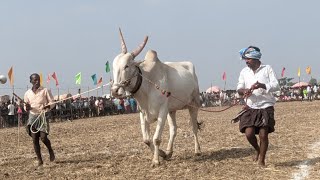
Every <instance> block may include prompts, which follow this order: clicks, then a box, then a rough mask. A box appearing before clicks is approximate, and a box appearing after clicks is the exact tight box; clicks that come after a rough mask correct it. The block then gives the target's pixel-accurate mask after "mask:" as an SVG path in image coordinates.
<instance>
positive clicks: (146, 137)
mask: <svg viewBox="0 0 320 180" xmlns="http://www.w3.org/2000/svg"><path fill="white" fill-rule="evenodd" d="M140 122H141V131H142V137H143V142H144V143H145V144H146V145H147V146H148V147H149V148H150V150H151V151H152V152H153V153H154V144H153V142H152V141H151V138H150V137H151V133H150V124H151V123H153V122H155V120H151V119H150V118H149V116H148V115H147V114H146V113H143V112H140ZM159 155H160V156H161V157H163V158H165V157H166V153H165V152H164V151H162V150H159Z"/></svg>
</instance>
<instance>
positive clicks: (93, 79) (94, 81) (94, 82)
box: [91, 74, 97, 85]
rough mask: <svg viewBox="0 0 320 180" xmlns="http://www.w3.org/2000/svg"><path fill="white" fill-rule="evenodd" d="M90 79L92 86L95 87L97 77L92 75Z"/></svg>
mask: <svg viewBox="0 0 320 180" xmlns="http://www.w3.org/2000/svg"><path fill="white" fill-rule="evenodd" d="M91 78H92V81H93V85H97V75H96V74H93V75H92V76H91Z"/></svg>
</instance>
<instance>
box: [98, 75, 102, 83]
mask: <svg viewBox="0 0 320 180" xmlns="http://www.w3.org/2000/svg"><path fill="white" fill-rule="evenodd" d="M101 83H102V77H100V79H99V81H98V85H100V84H101Z"/></svg>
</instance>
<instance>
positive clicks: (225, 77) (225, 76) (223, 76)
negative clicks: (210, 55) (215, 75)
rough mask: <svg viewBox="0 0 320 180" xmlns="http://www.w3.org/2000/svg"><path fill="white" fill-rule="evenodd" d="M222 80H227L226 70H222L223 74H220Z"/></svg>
mask: <svg viewBox="0 0 320 180" xmlns="http://www.w3.org/2000/svg"><path fill="white" fill-rule="evenodd" d="M222 80H224V81H225V80H227V74H226V72H223V75H222Z"/></svg>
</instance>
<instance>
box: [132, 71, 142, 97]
mask: <svg viewBox="0 0 320 180" xmlns="http://www.w3.org/2000/svg"><path fill="white" fill-rule="evenodd" d="M136 68H137V70H138V74H137V76H136V78H135V79H136V81H135V83H134V86H133V87H132V90H131V91H130V93H131V94H135V93H137V92H138V91H139V89H140V87H141V85H142V80H143V79H142V76H141V75H142V72H141V69H140V68H139V67H138V66H136Z"/></svg>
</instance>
